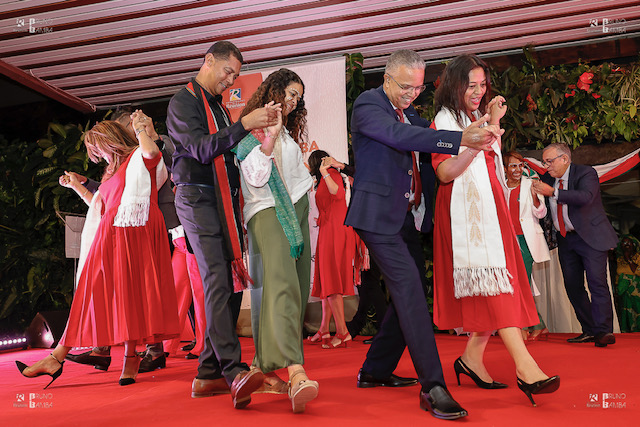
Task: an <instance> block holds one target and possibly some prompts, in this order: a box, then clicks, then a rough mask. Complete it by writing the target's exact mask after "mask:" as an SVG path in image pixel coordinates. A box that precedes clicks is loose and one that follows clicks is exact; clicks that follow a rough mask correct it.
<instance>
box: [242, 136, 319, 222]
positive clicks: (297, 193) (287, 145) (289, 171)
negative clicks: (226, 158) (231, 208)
mask: <svg viewBox="0 0 640 427" xmlns="http://www.w3.org/2000/svg"><path fill="white" fill-rule="evenodd" d="M278 138H280V143H281V146H282V170H281V171H280V175H281V177H282V180H283V181H284V183H285V185H286V186H287V190H289V195H290V196H291V202H292V203H293V204H295V203H296V202H297V201H298V200H300V199H301V198H302V196H304V195H305V194H307V191H309V190H310V189H311V187H312V185H313V178H311V175H310V174H309V170H308V169H307V167H306V166H305V164H304V160H303V158H302V151H301V150H300V147H299V146H298V144H297V143H296V142H295V141H294V140H293V138H291V135H289V132H288V131H287V129H285V128H282V132H281V133H280V135H279V136H278ZM272 159H273V155H271V156H267V155H265V154H264V153H263V152H262V150H260V146H259V145H258V146H256V147H254V148H253V150H251V152H250V153H249V154H248V155H247V157H245V159H244V160H243V161H241V162H240V170H241V171H242V174H241V185H242V195H243V197H244V209H243V214H244V223H245V225H247V224H248V223H249V220H250V219H251V218H252V217H253V216H254V215H255V214H256V213H258V212H260V211H261V210H264V209H267V208H272V207H274V206H275V200H274V198H273V194H272V193H271V189H270V188H269V185H268V184H267V181H268V180H269V176H270V175H271V168H272V167H273V160H272Z"/></svg>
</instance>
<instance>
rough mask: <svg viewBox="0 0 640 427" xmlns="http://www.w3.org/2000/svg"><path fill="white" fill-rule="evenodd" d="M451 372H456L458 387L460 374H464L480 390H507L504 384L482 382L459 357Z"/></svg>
mask: <svg viewBox="0 0 640 427" xmlns="http://www.w3.org/2000/svg"><path fill="white" fill-rule="evenodd" d="M453 370H454V371H456V378H457V379H458V385H460V374H465V375H467V376H468V377H469V378H471V379H472V380H473V382H474V383H476V385H477V386H478V387H480V388H484V389H489V390H491V389H499V388H507V385H506V384H503V383H499V382H497V381H493V382H490V383H488V382H486V381H482V380H481V379H480V377H479V376H478V375H477V374H476V373H475V372H473V371H472V370H471V369H469V367H468V366H467V365H465V363H464V362H463V361H462V358H461V357H458V358H457V359H456V361H455V362H453Z"/></svg>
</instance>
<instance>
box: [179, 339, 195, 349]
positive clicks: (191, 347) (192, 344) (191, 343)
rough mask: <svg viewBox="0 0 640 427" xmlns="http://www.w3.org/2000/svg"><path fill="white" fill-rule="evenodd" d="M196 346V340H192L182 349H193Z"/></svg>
mask: <svg viewBox="0 0 640 427" xmlns="http://www.w3.org/2000/svg"><path fill="white" fill-rule="evenodd" d="M195 346H196V340H193V341H191V342H190V343H189V344H187V345H184V346H182V347H180V350H182V351H191V350H193V349H194V347H195Z"/></svg>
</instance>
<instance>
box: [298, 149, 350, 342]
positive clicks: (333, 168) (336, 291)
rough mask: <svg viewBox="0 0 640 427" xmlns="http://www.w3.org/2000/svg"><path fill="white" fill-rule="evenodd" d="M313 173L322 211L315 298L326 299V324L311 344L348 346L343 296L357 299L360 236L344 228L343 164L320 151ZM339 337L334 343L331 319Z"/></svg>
mask: <svg viewBox="0 0 640 427" xmlns="http://www.w3.org/2000/svg"><path fill="white" fill-rule="evenodd" d="M309 169H310V172H311V175H313V176H314V177H315V178H316V206H317V207H318V221H317V224H318V227H319V230H318V243H317V245H316V258H315V274H314V276H313V291H312V292H311V295H312V296H314V297H316V298H322V321H321V323H320V328H319V329H318V333H316V334H315V335H314V336H313V337H311V338H310V339H309V340H310V341H311V342H318V341H322V347H323V348H336V347H340V346H344V347H346V346H347V342H349V341H351V335H350V334H349V330H348V329H347V324H346V322H345V320H344V302H343V299H342V297H343V295H354V290H353V289H354V288H353V286H354V258H355V255H356V233H355V231H353V228H351V227H348V226H346V225H344V218H345V216H346V215H347V202H346V198H345V196H346V194H345V189H344V184H343V181H342V176H341V175H340V172H339V171H340V170H344V169H345V165H344V164H343V163H340V162H338V161H337V160H335V159H334V158H333V157H331V156H329V154H328V153H327V152H326V151H322V150H316V151H314V152H313V153H311V155H309ZM332 315H333V320H334V322H335V325H336V335H335V336H334V337H333V339H331V335H329V324H330V322H331V316H332Z"/></svg>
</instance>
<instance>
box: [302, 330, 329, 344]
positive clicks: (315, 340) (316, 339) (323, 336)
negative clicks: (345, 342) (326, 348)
mask: <svg viewBox="0 0 640 427" xmlns="http://www.w3.org/2000/svg"><path fill="white" fill-rule="evenodd" d="M330 339H331V334H329V332H322V331H321V330H319V329H318V332H316V334H315V335H314V336H312V337H307V341H309V342H310V343H311V344H319V343H322V344H324V343H325V342H328V341H329V340H330Z"/></svg>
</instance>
